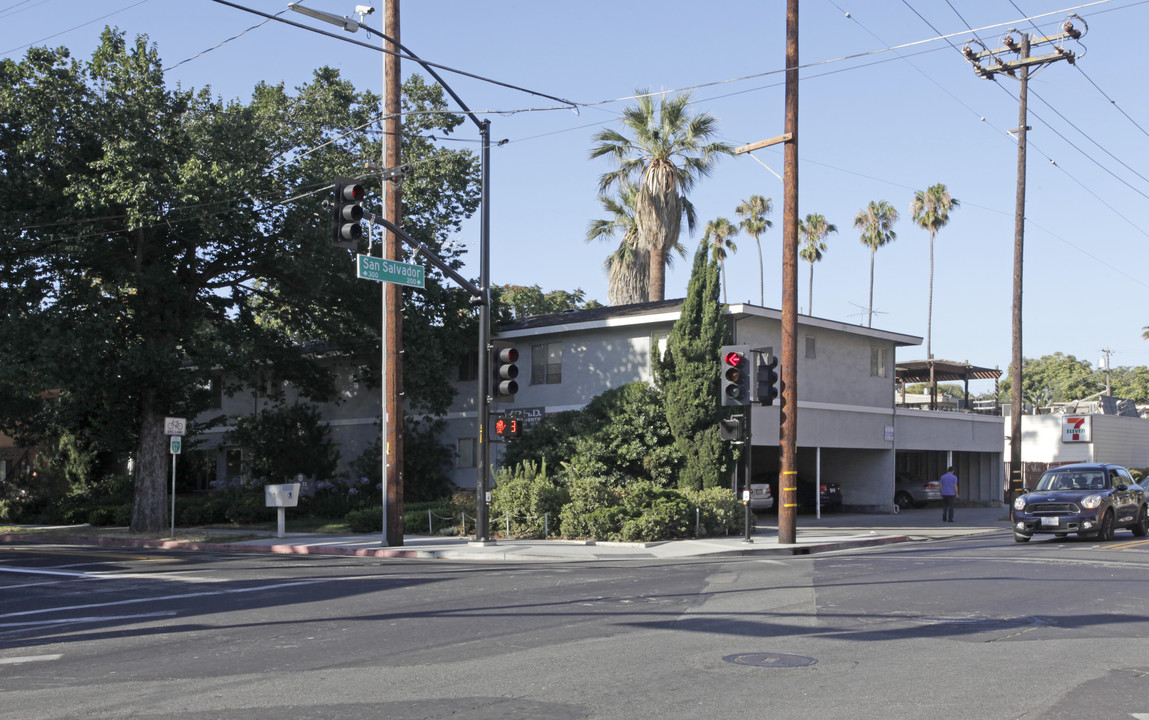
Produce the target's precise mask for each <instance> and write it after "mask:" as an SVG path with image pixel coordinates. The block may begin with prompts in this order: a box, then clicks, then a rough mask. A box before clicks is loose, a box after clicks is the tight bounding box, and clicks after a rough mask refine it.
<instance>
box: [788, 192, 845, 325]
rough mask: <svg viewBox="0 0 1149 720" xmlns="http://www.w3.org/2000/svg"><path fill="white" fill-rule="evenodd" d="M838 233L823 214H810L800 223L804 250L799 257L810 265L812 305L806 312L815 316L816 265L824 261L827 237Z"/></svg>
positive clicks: (799, 253) (799, 228)
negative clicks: (823, 255)
mask: <svg viewBox="0 0 1149 720" xmlns="http://www.w3.org/2000/svg"><path fill="white" fill-rule="evenodd" d="M836 232H838V227H837V226H836V225H834V224H833V223H828V222H826V217H825V216H824V215H822V214H821V213H809V214H807V215H806V218H805V219H804V220H801V221H800V222H799V223H798V234H799V235H800V236H801V237H802V249H801V250H799V251H798V256H799V257H801V258H802V259H803V260H805V261H806V262H808V263H810V305H809V307H807V308H806V312H807V313H808V314H810V315H813V314H814V263H816V262H821V261H822V254H823V253H825V252H826V237H827V236H829V234H830V233H836Z"/></svg>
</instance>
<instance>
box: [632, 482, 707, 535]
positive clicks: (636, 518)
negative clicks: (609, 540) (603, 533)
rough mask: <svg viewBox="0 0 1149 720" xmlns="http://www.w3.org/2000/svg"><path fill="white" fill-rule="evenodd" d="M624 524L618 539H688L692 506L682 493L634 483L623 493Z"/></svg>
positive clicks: (653, 485)
mask: <svg viewBox="0 0 1149 720" xmlns="http://www.w3.org/2000/svg"><path fill="white" fill-rule="evenodd" d="M622 514H623V518H624V519H623V521H622V524H621V527H620V528H619V531H618V539H619V540H623V541H626V542H649V541H652V540H669V539H672V538H681V537H687V536H688V535H689V534H690V515H691V508H690V504H689V503H688V502H687V501H686V498H684V497H683V496H682V493H680V492H678V491H676V490H668V489H665V488H661V487H659V486H658V485H656V484H654V483H652V482H649V481H641V482H636V483H631V484H630V485H629V486H627V488H626V489H625V490H624V491H623V497H622Z"/></svg>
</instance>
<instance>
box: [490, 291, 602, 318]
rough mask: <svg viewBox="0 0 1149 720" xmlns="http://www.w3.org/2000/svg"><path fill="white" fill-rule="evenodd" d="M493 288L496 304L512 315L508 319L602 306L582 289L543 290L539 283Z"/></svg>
mask: <svg viewBox="0 0 1149 720" xmlns="http://www.w3.org/2000/svg"><path fill="white" fill-rule="evenodd" d="M492 289H493V291H494V292H493V293H492V294H493V295H494V297H495V300H494V302H495V304H496V305H497V306H498V307H499V309H500V310H502V309H506V310H508V311H509V313H510V315H511V317H509V318H506V321H508V322H509V321H510V320H511V319H514V320H522V319H523V318H527V317H531V316H533V315H550V314H552V313H560V312H563V311H564V310H585V309H588V308H596V307H602V305H601V304H599V303H598V302H597V301H595V300H587V299H586V293H585V292H584V291H583V290H582V289H576V290H573V291H567V290H552V291H550V292H543V289H542V288H541V287H539V286H538V285H497V286H495V287H494V288H492Z"/></svg>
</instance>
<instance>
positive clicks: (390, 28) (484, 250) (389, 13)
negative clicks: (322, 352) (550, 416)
mask: <svg viewBox="0 0 1149 720" xmlns="http://www.w3.org/2000/svg"><path fill="white" fill-rule="evenodd" d="M385 2H386V10H385V14H384V22H383V24H384V29H385V32H379V31H378V30H375V29H373V28H371V27H368V26H367V25H364V24H363V22H362V18H363V16H364V15H365V14H367V13H369V12H370V9H367V8H365V7H364V6H357V8H356V9H357V10H359V11H360V21H358V22H357V21H355V20H353V19H352V18H349V17H340V16H338V15H333V14H331V13H326V12H323V11H320V10H313V9H311V8H307V7H304V6H302V5H299V4H298V3H289V4H288V8H290V9H291V10H295V11H296V12H300V13H303V14H304V15H307V16H309V17H313V18H316V19H318V20H322V21H324V22H327V23H331V24H332V25H338V26H339V27H342V28H343V29H344V30H347V31H348V32H355V31H357V30H358V29H359V28H363V30H364V31H366V32H367V33H369V34H375V35H378V36H379V37H380V38H382V39H383V41H384V42H383V52H384V59H383V66H384V77H385V78H386V80H387V82H386V88H385V90H386V92H385V97H386V107H385V108H384V112H385V114H386V122H387V125H386V127H385V129H384V133H385V135H386V136H387V138H388V139H390V141H391V142H389V143H388V142H387V141H386V140H385V141H384V145H385V147H387V152H386V154H385V155H384V159H383V172H384V173H387V172H388V170H391V169H394V168H397V167H399V165H400V158H399V147H400V141H401V133H402V125H401V122H400V117H401V115H400V106H399V93H400V81H399V53H400V52H402V53H403V54H405V55H406V56H407V57H410V58H411V59H412V60H414V61H415V62H417V63H419V65H420V66H422V67H423V69H424V70H426V71H427V73H428V74H429V75H430V76H431V77H432V78H434V79H435V82H437V83H438V84H439V85H440V86H441V87H442V88H443V89H444V90H445V91H446V92H447V94H448V95H450V96H451V98H452V99H454V101H455V103H456V104H458V105H459V107H460V109H462V111H463V113H464V114H465V115H466V116H467V117H468V118H470V120H471V122H473V123H475V125H476V126H477V127H478V128H479V134H480V136H481V138H482V188H481V192H482V197H481V200H480V209H481V210H480V212H481V225H480V231H479V232H480V235H479V267H480V283H479V290H480V292H481V295H480V296H479V297H478V298H475V301H476V302H477V303H478V305H479V342H478V345H479V363H478V371H479V382H478V390H477V394H476V402H475V406H476V409H477V411H478V418H477V433H478V442H479V471H478V476H477V478H476V482H475V505H476V513H475V514H476V515H477V517H476V521H475V522H476V527H475V541H476V542H482V543H487V542H493V541H491V539H490V528H489V527H488V525H489V521H488V517H487V505H486V495H487V487H488V483H487V473H488V472H489V465H490V444H489V442H488V439H487V432H486V431H487V415H488V413H489V410H490V377H488V376H489V374H490V373H489V371H488V360H487V358H488V353H489V349H490V346H491V292H490V217H491V214H490V205H491V203H490V177H491V164H490V148H491V123H490V121H489V120H480V119H479V118H478V116H477V115H476V114H475V113H474V112H472V111H471V109H470V108H469V107H467V105H466V103H464V102H463V101H462V99H461V98H460V97H459V96H458V95H457V94H456V93H455V91H454V90H453V89H451V86H450V85H448V84H447V83H446V81H444V80H443V78H442V77H440V76H439V74H438V73H437V72H435V69H434V68H433V67H431V66H430V65H428V64H427V63H425V62H424V61H423V60H421V59H420V58H419V56H418V55H416V54H415V53H413V52H411V50H410V49H408V48H406V47H404V46H403V44H402V43H400V42H399V0H385ZM388 45H391V46H392V47H388ZM400 211H401V198H400V193H399V188H398V185H396V184H395V183H392V184H391V185H390V186H389V187H387V188H386V211H385V213H384V214H385V216H386V217H387V218H388V219H389V221H390V222H391V223H392V224H394V225H395V226H399V225H400ZM399 240H400V238H399V236H398V234H397V233H395V232H394V231H391V232H389V233H388V242H387V252H386V257H387V258H388V259H392V260H398V259H399ZM392 253H393V254H392ZM383 285H384V288H383V322H384V332H383V336H384V339H383V347H384V350H383V354H384V358H385V360H384V368H383V384H384V390H383V394H384V398H383V405H384V407H383V410H384V415H383V425H384V432H383V435H384V443H383V478H384V484H385V485H386V484H387V483H388V479H389V474H388V472H387V466H388V464H389V463H388V458H390V457H392V456H391V454H390V453H389V450H391V449H392V448H391V447H389V446H390V443H389V442H388V436H391V437H393V438H394V448H393V449H394V451H395V455H394V456H393V457H394V458H395V459H394V461H393V464H394V465H397V466H398V468H399V478H398V481H397V482H396V483H395V484H396V485H397V488H396V489H395V491H391V492H390V493H389V495H390V498H389V499H392V498H393V499H394V500H395V502H393V503H390V504H389V505H388V508H386V509H385V511H384V512H385V518H384V537H385V541H386V542H387V544H389V545H402V544H403V534H402V522H403V508H402V503H403V495H402V493H403V487H402V482H403V480H402V457H403V456H402V436H401V434H399V432H398V431H397V428H399V427H401V426H402V420H403V415H402V413H403V406H402V402H401V400H400V391H399V385H398V383H399V379H400V377H401V375H400V369H401V368H400V364H399V361H398V358H399V357H400V354H401V352H402V334H401V332H402V330H401V328H402V320H403V313H402V304H401V300H402V296H401V295H400V292H399V288H398V286H394V285H393V284H392V283H384V284H383ZM388 320H391V322H388ZM391 368H393V369H391ZM389 428H392V431H391V432H388V429H389ZM385 492H387V491H386V490H385ZM388 519H390V522H388ZM392 540H395V542H392Z"/></svg>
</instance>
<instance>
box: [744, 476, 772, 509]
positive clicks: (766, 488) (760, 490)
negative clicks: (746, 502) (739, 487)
mask: <svg viewBox="0 0 1149 720" xmlns="http://www.w3.org/2000/svg"><path fill="white" fill-rule="evenodd" d="M772 507H774V495H773V493H771V492H770V484H769V483H751V484H750V509H751V510H753V511H755V512H758V511H759V510H769V509H770V508H772Z"/></svg>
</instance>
